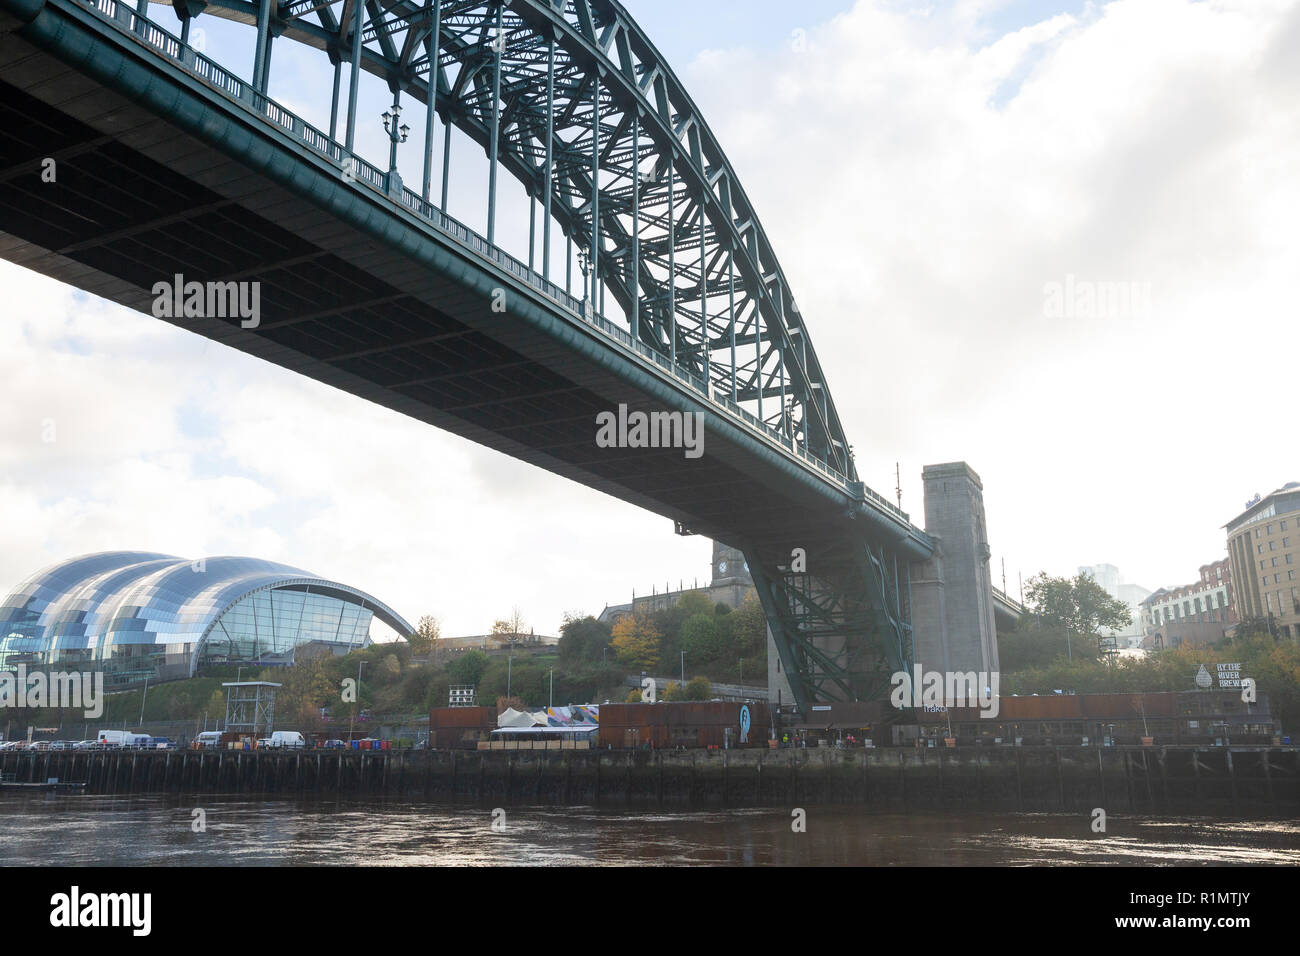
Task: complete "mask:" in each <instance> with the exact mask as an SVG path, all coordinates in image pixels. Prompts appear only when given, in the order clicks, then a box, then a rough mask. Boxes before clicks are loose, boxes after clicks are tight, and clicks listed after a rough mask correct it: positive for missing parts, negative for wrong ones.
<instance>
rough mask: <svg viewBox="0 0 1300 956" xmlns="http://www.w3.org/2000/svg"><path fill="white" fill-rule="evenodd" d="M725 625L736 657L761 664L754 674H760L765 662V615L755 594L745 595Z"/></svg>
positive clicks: (764, 667)
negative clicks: (727, 626)
mask: <svg viewBox="0 0 1300 956" xmlns="http://www.w3.org/2000/svg"><path fill="white" fill-rule="evenodd" d="M727 623H728V624H730V625H731V640H732V643H733V645H734V647H735V651H736V653H737V655H738V656H740V657H743V658H745V659H746V660H750V659H753V660H754V661H755V663H756V664H759V663H761V666H760V670H758V671H755V672H754V673H761V671H762V670H764V669H766V661H767V615H766V614H765V613H764V612H763V605H762V603H761V602H760V601H759V600H758V594H757V592H755V591H750V592H749V593H748V594H746V595H745V600H744V601H742V602H741V604H740V607H738V608H736V610H734V611H732V612H731V614H730V615H728V617H727Z"/></svg>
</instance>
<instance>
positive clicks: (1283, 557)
mask: <svg viewBox="0 0 1300 956" xmlns="http://www.w3.org/2000/svg"><path fill="white" fill-rule="evenodd" d="M1225 528H1226V529H1227V532H1228V559H1229V560H1230V561H1231V562H1232V586H1233V594H1234V596H1235V598H1236V605H1237V616H1238V617H1239V618H1240V619H1241V620H1242V621H1247V620H1250V619H1252V618H1254V619H1258V620H1262V621H1266V622H1267V623H1268V627H1269V629H1270V630H1271V631H1272V632H1273V634H1274V635H1275V636H1277V637H1286V638H1290V639H1292V640H1295V639H1297V638H1300V581H1297V580H1296V571H1297V570H1300V481H1293V482H1290V483H1289V484H1286V485H1283V486H1282V487H1281V488H1279V489H1278V490H1277V491H1274V492H1272V493H1271V494H1269V495H1267V496H1263V497H1261V496H1260V495H1256V496H1255V498H1254V500H1252V501H1250V502H1248V503H1247V504H1246V510H1245V511H1243V512H1242V513H1241V514H1239V515H1237V517H1235V518H1233V519H1232V520H1231V521H1229V522H1228V523H1227V525H1225Z"/></svg>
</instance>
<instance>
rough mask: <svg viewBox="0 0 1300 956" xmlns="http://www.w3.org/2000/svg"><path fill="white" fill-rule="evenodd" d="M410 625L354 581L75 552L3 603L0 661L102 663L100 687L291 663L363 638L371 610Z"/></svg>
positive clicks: (34, 665) (77, 666)
mask: <svg viewBox="0 0 1300 956" xmlns="http://www.w3.org/2000/svg"><path fill="white" fill-rule="evenodd" d="M376 616H377V617H378V618H379V619H380V620H381V621H383V622H384V623H385V624H387V625H388V626H389V627H391V628H392V629H393V630H394V631H396V632H397V633H398V634H399V635H401V636H407V635H409V634H411V632H412V628H411V626H410V625H409V624H408V623H407V622H406V621H404V620H403V619H402V618H401V617H400V616H399V615H398V614H397V613H396V612H394V611H393V610H392V609H391V608H389V607H388V606H387V605H385V604H383V603H382V602H380V601H378V600H376V599H375V598H373V597H371V596H370V595H369V594H366V593H365V592H363V591H359V590H357V589H356V588H353V587H349V586H348V585H345V584H339V583H338V582H335V581H327V580H325V579H324V578H321V577H318V576H317V575H314V574H311V573H309V572H307V571H303V570H301V569H299V568H293V567H289V566H287V565H283V564H276V563H274V562H271V561H261V560H258V559H256V558H237V557H217V558H205V559H202V560H199V561H190V560H186V559H184V558H177V557H173V556H171V555H165V554H155V553H152V552H143V551H109V552H103V553H99V554H89V555H83V556H81V557H78V558H72V559H71V560H68V561H63V562H60V563H58V564H55V565H52V566H50V567H47V568H44V569H42V570H41V571H38V572H36V573H35V574H33V575H32V576H31V577H29V578H28V579H27V580H26V581H24V582H23V583H22V584H20V585H19V586H18V587H17V588H16V589H15V590H14V591H13V593H11V594H10V595H8V596H7V597H6V598H5V599H4V602H3V603H2V604H0V670H13V669H15V668H16V667H17V666H18V665H19V664H23V665H26V667H27V669H28V670H29V671H30V670H34V669H51V670H102V671H103V672H104V684H105V687H107V688H109V689H120V688H122V687H128V686H133V685H135V684H139V683H142V682H144V681H145V680H148V681H149V682H151V683H152V682H156V681H164V680H176V679H180V678H186V677H192V676H194V674H195V673H196V672H197V671H198V669H199V667H200V665H201V664H203V663H205V662H208V661H211V662H222V663H224V662H247V663H250V664H253V663H256V664H276V663H290V662H292V661H293V660H294V657H295V654H296V653H297V651H298V649H299V648H302V647H304V646H305V645H309V644H310V645H313V646H314V647H316V648H320V647H324V648H326V649H328V650H331V651H333V652H335V653H346V652H347V651H349V650H351V649H353V648H356V647H362V646H364V645H366V644H367V643H369V641H370V625H371V621H372V619H373V618H374V617H376Z"/></svg>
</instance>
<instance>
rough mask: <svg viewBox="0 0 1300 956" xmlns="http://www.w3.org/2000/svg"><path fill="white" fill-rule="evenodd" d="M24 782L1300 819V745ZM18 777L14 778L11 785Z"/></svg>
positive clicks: (280, 767)
mask: <svg viewBox="0 0 1300 956" xmlns="http://www.w3.org/2000/svg"><path fill="white" fill-rule="evenodd" d="M0 773H3V774H4V775H5V777H4V779H12V780H14V781H16V782H20V783H22V782H45V781H48V780H50V779H51V778H57V779H59V780H61V781H84V782H85V783H86V785H87V786H86V792H87V793H90V794H136V793H176V794H209V793H215V794H244V795H250V796H251V795H266V796H295V795H347V796H374V797H392V798H396V799H403V800H416V801H418V800H429V801H434V802H477V803H483V802H491V803H494V804H501V805H510V804H516V805H552V806H591V805H601V806H603V805H611V806H618V805H636V806H646V805H649V806H663V807H680V808H688V807H764V806H789V807H797V806H804V805H826V804H860V805H863V806H870V807H875V808H879V809H889V810H909V809H918V810H921V809H970V810H975V809H988V810H995V809H996V810H1020V811H1046V812H1050V811H1071V812H1073V811H1081V812H1088V811H1090V810H1091V809H1093V808H1095V807H1102V808H1105V809H1106V810H1107V811H1108V812H1116V811H1132V812H1136V813H1178V814H1222V815H1252V814H1268V815H1272V814H1281V815H1296V814H1297V813H1300V751H1297V749H1296V748H1293V747H1217V748H1205V749H1197V748H1191V747H1186V748H1177V747H1107V748H1101V747H1006V748H998V749H984V748H978V749H976V748H971V749H964V748H963V749H952V750H930V749H927V750H912V749H876V750H837V749H832V748H818V749H813V750H780V751H762V750H731V751H726V750H717V751H709V750H699V751H688V752H684V753H670V752H662V751H659V752H652V751H616V750H611V751H598V750H597V751H585V752H584V751H560V752H555V751H526V750H524V751H487V752H484V751H448V750H402V751H372V752H366V751H316V750H305V751H268V750H260V751H195V750H172V751H130V750H123V751H83V752H79V751H58V752H54V751H47V752H5V753H0ZM9 775H12V777H10V776H9Z"/></svg>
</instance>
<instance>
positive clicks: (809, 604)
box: [743, 540, 912, 714]
mask: <svg viewBox="0 0 1300 956" xmlns="http://www.w3.org/2000/svg"><path fill="white" fill-rule="evenodd" d="M743 550H744V553H745V560H746V562H747V563H748V564H749V570H750V574H751V576H752V577H753V579H754V586H755V588H756V590H757V591H758V596H759V600H760V602H761V603H762V605H763V611H764V613H765V614H766V616H767V623H768V628H769V629H770V631H771V633H772V639H773V642H774V643H775V644H776V650H777V654H778V656H779V657H780V659H781V668H782V671H783V672H784V674H785V676H786V678H787V680H788V681H789V684H790V688H791V690H792V691H793V693H794V698H795V700H794V703H795V705H796V707H798V709H799V710H800V711H801V712H802V713H804V714H807V713H809V708H811V707H812V705H814V704H818V703H829V702H832V701H855V700H877V699H883V698H884V697H886V696H887V695H888V691H889V678H890V675H892V674H893V673H895V672H898V671H908V672H910V670H911V667H912V628H911V620H910V618H911V602H910V600H909V597H908V593H907V592H908V589H909V586H910V574H909V571H908V567H909V566H908V564H907V561H906V559H905V558H903V557H901V556H899V555H897V554H895V553H893V552H892V551H891V549H889V548H888V547H886V546H884V545H878V544H874V543H872V542H869V541H866V540H858V541H851V542H840V543H836V544H832V545H830V546H826V547H809V548H807V549H806V553H807V558H808V568H809V571H808V572H805V573H795V572H792V571H791V570H789V568H788V566H789V565H790V563H791V558H790V555H789V554H788V553H786V554H781V553H779V552H772V551H769V550H767V549H759V548H755V547H752V546H750V547H746V548H744V549H743ZM812 572H815V573H812Z"/></svg>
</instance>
